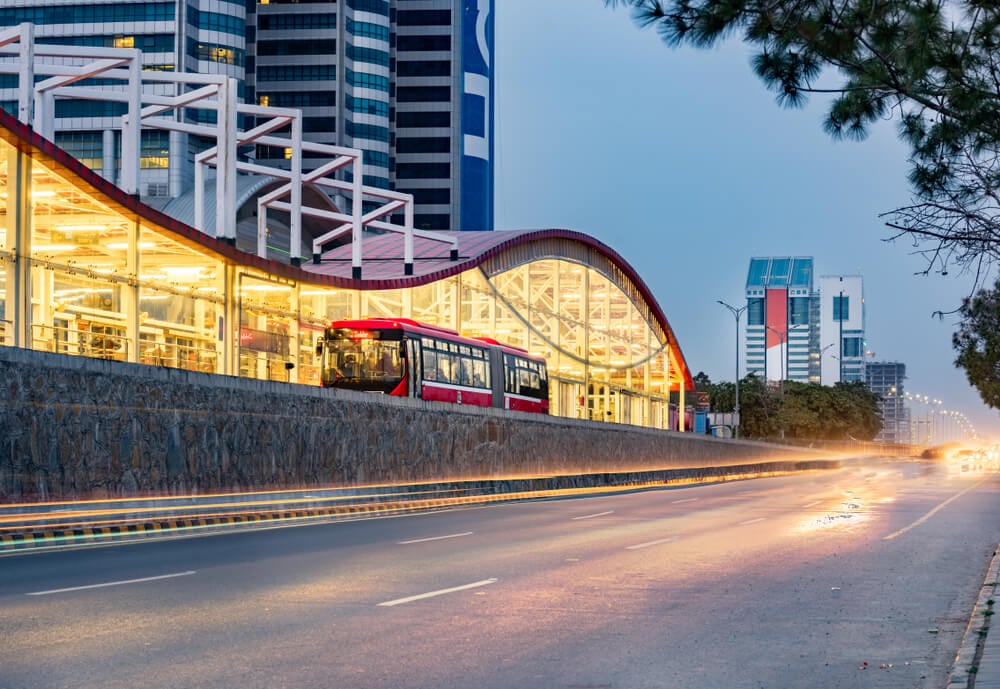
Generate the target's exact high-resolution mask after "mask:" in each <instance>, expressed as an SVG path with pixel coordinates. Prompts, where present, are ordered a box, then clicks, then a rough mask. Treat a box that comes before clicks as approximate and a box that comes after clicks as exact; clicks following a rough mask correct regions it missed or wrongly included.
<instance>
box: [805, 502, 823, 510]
mask: <svg viewBox="0 0 1000 689" xmlns="http://www.w3.org/2000/svg"><path fill="white" fill-rule="evenodd" d="M821 502H822V500H814V501H813V502H810V503H809V504H808V505H803V506H802V509H804V510H807V509H809V508H810V507H815V506H816V505H818V504H820V503H821Z"/></svg>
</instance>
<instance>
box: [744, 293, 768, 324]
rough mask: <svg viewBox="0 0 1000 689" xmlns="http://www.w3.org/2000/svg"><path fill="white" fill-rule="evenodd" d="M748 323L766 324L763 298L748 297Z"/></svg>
mask: <svg viewBox="0 0 1000 689" xmlns="http://www.w3.org/2000/svg"><path fill="white" fill-rule="evenodd" d="M747 325H764V300H763V299H747Z"/></svg>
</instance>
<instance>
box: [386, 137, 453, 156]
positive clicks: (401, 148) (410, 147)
mask: <svg viewBox="0 0 1000 689" xmlns="http://www.w3.org/2000/svg"><path fill="white" fill-rule="evenodd" d="M449 151H451V140H450V139H449V138H448V137H446V136H421V137H413V138H408V137H399V138H398V139H396V152H397V153H448V152H449Z"/></svg>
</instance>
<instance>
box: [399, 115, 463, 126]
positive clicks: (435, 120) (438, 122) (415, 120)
mask: <svg viewBox="0 0 1000 689" xmlns="http://www.w3.org/2000/svg"><path fill="white" fill-rule="evenodd" d="M396 126H397V127H450V126H451V113H449V112H397V113H396Z"/></svg>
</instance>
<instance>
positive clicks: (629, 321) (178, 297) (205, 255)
mask: <svg viewBox="0 0 1000 689" xmlns="http://www.w3.org/2000/svg"><path fill="white" fill-rule="evenodd" d="M0 140H2V141H4V142H6V146H5V148H6V149H7V151H6V155H0V160H2V161H5V163H4V164H3V170H2V182H3V184H4V186H5V190H6V194H5V203H4V206H5V207H4V208H3V210H4V215H5V223H6V240H5V242H4V243H3V244H2V245H0V259H2V270H3V272H4V275H5V277H6V285H7V292H6V294H7V297H6V299H5V313H6V318H7V319H8V320H9V321H11V322H10V323H8V324H7V332H6V335H7V336H6V337H5V338H4V343H5V344H14V345H15V346H24V347H44V348H45V349H47V350H52V349H53V343H54V342H58V343H59V345H60V346H59V347H56V351H64V352H65V353H67V354H78V355H85V356H101V354H95V353H94V352H93V350H88V349H87V347H86V346H85V344H84V341H83V337H82V335H80V334H81V333H84V332H87V333H93V332H97V331H98V328H100V331H101V332H103V333H106V334H105V337H104V339H105V340H107V339H109V338H112V339H116V340H118V341H117V342H116V343H115V344H116V345H117V346H116V347H115V349H114V355H113V358H118V359H120V360H125V361H134V362H137V363H150V361H149V357H148V353H149V352H150V351H154V348H155V351H157V352H167V353H168V359H167V363H165V364H164V362H162V361H158V362H157V363H160V364H161V365H175V366H178V367H185V368H194V367H197V370H202V371H207V372H215V373H223V374H230V375H245V376H251V377H267V378H274V377H276V376H275V375H274V371H276V370H277V371H281V370H284V371H285V372H286V373H284V374H283V375H282V377H281V379H283V380H284V379H285V378H284V376H285V375H287V376H288V379H289V380H290V381H292V382H300V383H310V382H316V381H318V376H312V375H310V374H309V371H310V370H311V368H312V367H313V366H314V364H315V362H313V361H312V360H311V358H310V357H311V354H312V350H313V348H312V347H311V346H310V343H309V342H307V341H306V340H307V339H308V337H310V336H311V334H312V333H313V332H314V331H315V332H319V333H321V332H322V325H323V324H324V323H329V322H330V320H334V319H337V318H350V317H368V316H371V317H375V316H390V317H391V316H398V317H411V318H415V319H417V320H422V321H426V322H433V323H436V324H438V325H444V326H448V327H452V328H454V329H456V330H459V331H461V332H463V333H468V334H474V335H487V336H491V337H496V338H497V339H499V340H503V341H508V342H511V343H512V344H516V345H518V346H522V347H524V348H526V349H528V350H529V351H533V352H537V353H539V354H541V355H543V356H546V358H547V359H548V361H549V369H550V378H551V380H552V381H553V383H554V384H553V385H550V390H551V396H552V398H553V404H552V410H553V413H556V414H560V415H564V416H573V417H578V418H599V419H602V420H612V421H618V422H622V423H632V424H636V425H645V426H653V427H660V428H667V427H670V425H669V424H670V423H671V422H670V420H669V394H668V393H669V391H670V390H680V391H681V393H682V397H681V400H682V403H683V391H685V390H690V389H692V387H693V386H692V380H691V373H690V371H689V370H688V366H687V363H686V361H685V360H684V357H683V355H682V354H681V350H680V346H679V344H678V342H677V339H676V337H675V335H674V333H673V331H672V329H671V328H670V325H669V323H668V321H667V318H666V316H665V314H664V312H663V310H662V309H661V307H660V306H659V304H658V303H657V301H656V299H655V298H654V296H653V294H652V293H651V291H650V290H649V288H648V287H647V286H646V284H645V283H644V282H643V280H642V279H641V278H640V277H639V275H638V274H637V273H636V272H635V270H634V269H633V268H632V267H631V266H630V265H629V264H628V262H627V261H625V260H624V259H623V258H622V257H621V256H619V255H618V254H617V253H616V252H615V251H614V250H612V249H611V248H610V247H608V246H607V245H605V244H603V243H601V242H600V241H598V240H596V239H594V238H592V237H589V236H587V235H585V234H582V233H579V232H574V231H571V230H563V229H542V230H523V231H506V232H504V231H493V232H450V233H435V234H439V235H443V236H444V237H445V238H446V239H447V240H449V241H450V243H449V242H448V241H441V239H440V238H437V239H429V238H425V237H421V236H416V237H414V238H413V240H412V241H413V244H412V262H409V263H406V262H404V254H405V253H406V247H405V244H404V242H405V238H404V236H403V235H401V234H398V233H379V232H377V231H366V232H365V233H364V236H363V239H362V243H361V247H360V250H361V251H360V253H361V259H362V262H361V270H360V273H361V277H357V272H358V270H357V266H356V261H355V262H352V255H353V252H354V251H355V248H354V246H353V244H352V243H345V244H342V245H340V246H335V247H333V248H329V249H326V250H324V251H322V252H321V253H320V254H318V255H317V257H316V258H315V259H314V260H313V261H304V262H302V263H301V264H298V265H297V263H298V262H297V261H291V262H284V261H281V260H275V259H271V258H261V257H260V256H257V255H255V254H253V253H250V252H247V251H243V250H241V249H238V248H237V246H236V244H237V242H236V241H235V240H233V239H219V238H215V237H211V236H209V235H206V234H205V233H203V232H202V231H200V230H198V229H195V228H194V227H192V226H190V225H188V224H185V223H182V222H180V221H178V220H176V219H174V218H172V217H170V216H168V215H166V214H165V213H163V212H160V211H157V210H155V209H154V208H152V207H150V206H148V205H146V204H144V203H143V202H141V201H140V200H139V199H138V198H136V196H134V195H129V194H126V193H125V192H124V191H123V190H122V189H120V188H118V187H117V186H115V185H113V184H111V183H110V182H108V181H106V180H105V179H103V178H102V177H101V176H100V175H98V174H96V173H95V172H93V171H92V170H90V169H89V168H87V167H86V166H84V165H83V164H82V163H80V162H79V161H77V160H76V159H75V158H73V157H72V156H70V155H69V154H68V153H66V152H65V151H63V150H62V149H60V148H58V147H57V146H55V145H54V144H53V143H51V142H50V141H48V140H47V139H45V138H43V137H41V136H40V135H38V134H37V133H35V132H34V131H33V130H32V129H31V128H30V127H28V126H26V125H24V124H22V123H20V122H18V121H17V120H16V119H14V118H13V117H11V116H9V115H7V114H5V113H0ZM15 151H16V153H15ZM29 170H30V174H29V172H28V171H29ZM29 194H30V196H29ZM29 199H31V200H32V203H28V200H29ZM98 216H99V217H100V222H96V221H95V222H92V223H88V217H90V218H97V217H98ZM25 221H26V222H25ZM85 227H89V228H90V229H91V231H90V232H89V234H90V235H91V236H89V237H88V238H87V239H86V240H83V239H82V238H81V235H80V233H79V232H74V230H78V229H80V228H85ZM71 228H73V229H71ZM57 247H58V248H57ZM168 247H169V248H168ZM21 257H25V258H28V259H29V260H28V261H27V262H26V265H28V266H30V270H28V271H24V270H23V268H22V269H20V270H19V269H17V268H16V267H15V266H16V264H17V262H18V260H19V259H21ZM109 261H110V265H111V266H112V267H111V268H107V267H106V266H107V265H109ZM185 267H188V268H194V270H195V271H196V277H195V278H194V279H193V281H190V282H188V283H184V282H182V279H181V278H178V277H177V275H179V274H180V271H181V269H183V268H185ZM189 272H190V271H189ZM36 273H37V274H39V275H40V274H42V273H44V274H45V282H44V284H46V285H47V286H46V287H44V288H41V289H43V291H46V292H48V293H49V294H50V295H51V299H50V301H51V305H50V306H49V307H48V308H45V309H35V310H32V309H31V308H30V307H27V306H25V307H24V308H19V307H18V304H19V303H20V304H30V303H31V300H30V299H29V300H27V301H25V300H23V299H22V300H15V299H14V298H13V297H12V295H13V294H14V293H15V292H14V291H13V289H12V288H13V287H14V285H15V283H19V284H20V286H21V289H22V290H27V291H28V292H30V291H31V290H32V289H39V288H38V287H36V285H37V284H39V281H38V280H34V281H33V275H35V274H36ZM223 275H228V276H230V277H225V278H224V277H222V276H223ZM254 290H256V291H254ZM266 290H273V291H274V292H276V293H277V292H279V291H280V292H281V293H280V294H278V295H277V296H275V295H273V294H270V293H269V292H267V291H266ZM282 290H283V291H282ZM286 292H287V294H286ZM95 293H100V294H105V293H107V294H110V295H111V296H110V297H109V298H106V299H104V298H102V299H101V300H99V301H92V300H91V299H90V297H91V296H92V295H93V294H95ZM262 295H264V296H262ZM164 301H166V302H168V303H170V302H171V301H172V302H173V306H166V305H164ZM11 319H13V320H11ZM174 321H176V322H174ZM247 333H249V335H248V334H247ZM257 333H261V334H260V335H258V334H257ZM264 335H266V337H264ZM264 340H266V341H267V344H266V345H262V344H261V342H262V341H264ZM104 355H105V358H111V357H108V356H106V355H107V352H106V351H105V352H104ZM195 361H196V362H197V363H196V364H194V363H192V362H195ZM289 363H291V364H293V366H285V364H289ZM293 369H294V373H292V374H289V373H287V371H291V370H293Z"/></svg>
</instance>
